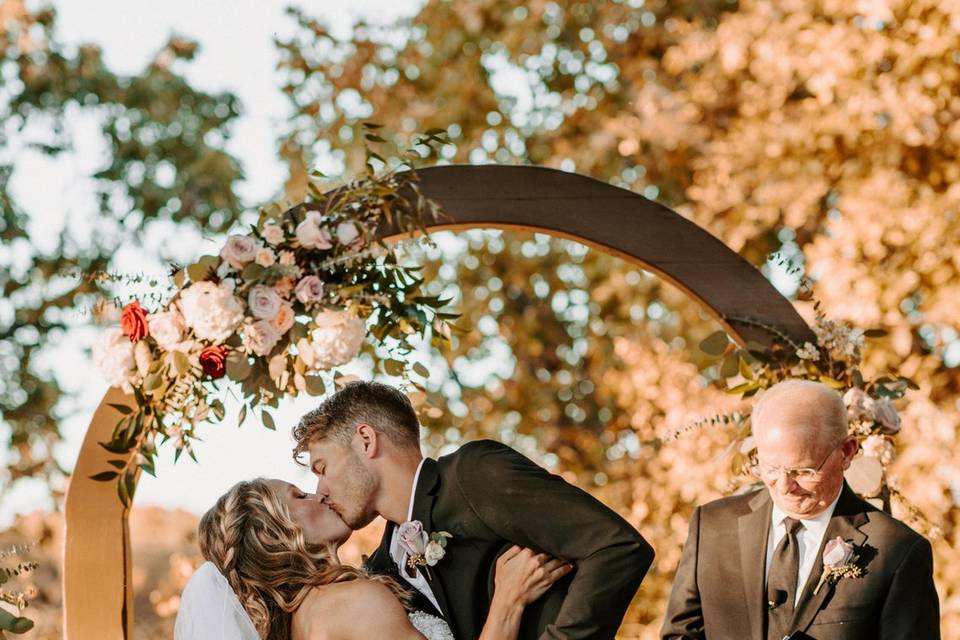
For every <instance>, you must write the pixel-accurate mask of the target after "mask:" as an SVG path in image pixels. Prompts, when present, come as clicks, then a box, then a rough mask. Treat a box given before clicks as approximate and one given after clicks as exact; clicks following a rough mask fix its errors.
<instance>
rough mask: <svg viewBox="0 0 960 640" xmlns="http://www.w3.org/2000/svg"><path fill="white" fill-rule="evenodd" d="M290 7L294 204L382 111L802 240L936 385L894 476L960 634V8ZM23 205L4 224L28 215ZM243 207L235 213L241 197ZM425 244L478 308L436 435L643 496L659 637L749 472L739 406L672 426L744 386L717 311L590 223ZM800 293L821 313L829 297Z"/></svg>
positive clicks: (831, 1)
mask: <svg viewBox="0 0 960 640" xmlns="http://www.w3.org/2000/svg"><path fill="white" fill-rule="evenodd" d="M9 4H10V3H4V4H2V5H0V6H2V7H7V6H9ZM14 4H16V3H14ZM292 19H294V20H296V21H297V23H298V25H299V27H298V29H297V32H296V34H295V35H294V36H293V37H292V38H290V39H289V40H284V41H280V42H278V48H279V51H280V73H281V75H282V78H283V81H284V87H283V90H284V92H285V93H286V94H287V95H288V96H289V98H290V101H291V105H292V107H293V109H294V112H295V115H294V117H293V118H291V119H290V121H289V123H288V129H287V130H286V131H285V132H284V133H283V138H282V139H281V141H280V143H279V152H280V154H281V156H282V157H283V158H285V159H286V160H287V162H288V163H289V165H290V169H291V174H290V180H289V181H288V183H287V185H286V195H287V198H288V199H289V200H290V201H291V202H295V201H297V200H299V199H301V198H302V197H303V194H304V190H305V189H306V184H307V178H306V176H307V172H308V170H309V169H312V168H313V167H315V166H318V165H319V166H321V167H322V168H323V170H324V172H325V173H328V174H340V173H343V172H351V171H356V170H358V169H359V168H360V166H361V163H362V161H363V157H362V145H360V144H359V139H360V136H361V122H363V121H366V120H370V119H373V120H376V121H377V122H380V123H383V124H384V125H385V128H386V130H390V131H394V132H397V133H398V135H399V137H400V138H408V137H409V136H411V135H412V134H413V133H414V132H417V131H425V130H428V129H431V128H442V129H445V130H446V131H447V133H448V134H449V136H450V138H451V141H452V144H450V145H447V146H446V147H444V149H443V157H444V159H445V161H449V162H475V163H480V162H499V163H534V164H540V165H546V166H551V167H558V168H563V169H565V170H575V171H577V172H579V173H583V174H586V175H590V176H593V177H596V178H598V179H602V180H607V181H610V182H611V183H613V184H617V185H621V186H624V187H626V188H629V189H632V190H635V191H637V192H640V193H643V194H644V195H646V196H647V197H649V198H652V199H656V200H658V201H660V202H663V203H664V204H667V205H669V206H671V207H673V208H674V209H676V210H677V211H679V212H680V213H682V214H683V215H684V216H687V217H688V218H690V219H691V220H693V221H695V222H696V223H697V224H699V225H701V226H702V227H704V228H706V229H707V230H709V231H710V232H711V233H713V234H714V235H716V236H717V237H718V238H720V239H721V240H723V241H724V242H725V243H726V244H727V245H728V246H730V247H732V248H733V249H734V250H736V251H738V252H740V253H741V254H742V255H743V256H744V257H745V258H746V259H747V260H749V261H751V262H752V263H753V264H755V265H757V267H758V268H763V269H764V270H765V271H766V272H768V273H770V274H771V275H773V274H776V273H777V269H776V268H775V266H774V264H773V263H771V262H768V261H767V256H768V255H769V254H770V253H771V252H774V251H776V252H779V254H780V255H781V256H782V257H783V258H785V259H788V260H790V261H791V262H792V263H793V264H794V265H797V266H798V267H800V268H802V269H804V271H805V272H806V273H807V274H808V275H809V276H810V277H811V278H812V280H813V283H814V285H813V294H814V296H815V297H816V298H817V299H818V300H819V301H820V303H821V306H822V308H823V310H824V311H825V312H826V313H827V314H828V315H829V316H830V317H832V318H836V319H845V320H849V321H851V322H853V323H855V324H856V325H858V326H860V327H863V328H882V329H885V330H887V332H888V335H887V337H885V338H881V339H875V340H871V341H870V342H869V346H868V348H867V350H866V354H865V363H864V369H865V370H868V371H870V372H871V373H873V374H877V373H882V372H884V371H886V370H887V369H888V368H891V367H895V368H896V369H897V370H898V371H899V372H900V373H901V374H903V375H906V376H909V377H911V378H912V379H913V380H915V381H916V382H917V384H918V385H919V387H920V389H919V390H917V391H912V392H910V393H908V394H907V396H906V398H905V399H904V400H903V401H901V402H900V403H899V404H898V409H899V410H900V412H901V414H902V416H903V430H902V432H901V434H900V436H899V452H898V457H897V459H896V461H895V462H894V464H893V466H892V473H893V476H894V477H895V482H896V484H897V486H898V487H899V488H900V490H901V491H902V492H903V493H904V494H905V495H906V496H908V497H909V498H910V499H911V500H913V501H914V502H915V503H916V504H917V505H918V506H919V507H920V508H921V509H922V510H923V511H924V512H925V513H926V515H927V516H928V517H929V518H930V519H931V520H932V521H933V522H934V523H935V524H937V525H938V526H939V527H940V529H941V530H942V532H943V536H942V537H941V538H938V539H936V540H934V541H933V544H934V550H935V557H936V581H937V585H938V590H939V593H940V600H941V610H942V614H943V633H944V637H945V638H960V553H958V517H960V508H958V505H960V462H958V458H960V455H958V450H960V447H958V443H957V437H958V436H957V434H958V429H957V426H958V418H960V369H958V366H960V335H958V331H960V322H958V320H957V318H958V317H960V221H958V219H957V215H958V212H960V184H958V179H960V160H958V158H960V153H958V151H960V5H957V4H956V3H946V2H942V1H934V0H914V1H907V0H824V1H814V0H775V1H773V2H769V1H760V0H755V1H748V0H747V1H742V2H738V3H737V2H727V1H725V0H719V1H701V2H694V1H692V0H687V1H678V0H672V1H667V0H624V1H622V2H618V1H600V0H595V1H592V2H546V1H543V0H528V1H525V2H519V1H515V2H507V1H505V0H430V1H428V2H426V3H425V4H424V5H423V7H422V9H421V10H420V11H419V12H418V13H417V14H416V15H414V16H412V17H410V18H408V19H403V20H401V21H399V22H397V23H394V24H386V25H382V24H377V25H369V24H358V25H356V26H355V27H354V29H353V31H352V33H350V34H349V36H348V37H345V38H344V37H337V36H335V35H334V34H333V33H331V32H330V31H329V30H328V29H327V27H326V26H325V25H324V24H323V23H322V22H321V21H318V20H316V19H314V18H312V17H311V16H310V15H308V14H306V13H302V12H292ZM8 20H9V18H8ZM12 46H14V45H13V44H8V51H9V47H12ZM19 55H20V58H16V57H15V56H13V57H11V54H10V53H8V54H7V56H8V57H7V58H5V59H2V60H0V62H2V63H3V64H5V65H6V64H8V63H9V61H11V60H21V62H20V65H21V67H20V68H23V65H24V64H26V63H24V62H22V60H23V59H25V58H30V56H31V55H32V54H30V53H29V52H27V53H24V52H21V53H20V54H19ZM91 55H92V54H91ZM68 69H72V70H73V71H71V73H79V72H80V71H81V70H82V66H80V62H79V60H78V61H76V64H75V66H73V67H69V66H68ZM162 71H163V70H161V69H154V67H151V68H150V69H148V70H147V72H146V74H145V77H150V74H157V73H161V72H162ZM68 75H69V74H68ZM58 77H59V76H58ZM59 81H61V80H58V82H59ZM25 86H27V85H25ZM29 86H32V85H29ZM185 90H186V89H185ZM29 95H34V94H29ZM36 95H40V94H36ZM44 95H47V94H44ZM50 95H54V96H55V95H62V94H57V93H56V92H53V93H51V94H50ZM111 95H116V96H120V97H118V98H114V99H115V100H117V102H118V104H124V105H125V104H126V103H124V102H123V100H121V98H123V96H124V95H125V94H123V93H122V92H121V93H119V94H111ZM164 99H165V98H164V97H163V96H157V97H156V98H155V100H160V101H162V100H164ZM209 99H214V98H209ZM217 99H219V98H217ZM46 100H48V101H51V102H50V104H52V105H53V107H49V108H59V107H57V106H56V105H58V104H60V103H59V102H57V100H56V99H54V98H47V99H46ZM124 108H129V107H126V106H124ZM187 111H188V112H189V109H188V110H187ZM178 113H179V112H178ZM230 113H232V111H231V112H230ZM4 117H5V118H6V117H9V116H6V115H5V116H4ZM145 117H148V118H153V117H159V116H157V115H154V114H153V113H152V112H151V113H150V114H148V115H147V116H145ZM213 125H214V126H220V125H219V124H217V123H213ZM176 148H179V147H176ZM211 152H213V150H211ZM114 153H115V154H116V153H119V150H114ZM156 153H162V151H161V150H160V149H159V148H156ZM389 160H390V159H389V158H388V161H389ZM170 162H171V163H173V164H174V165H175V166H176V167H178V169H182V170H184V171H188V169H189V166H192V165H190V164H189V163H187V165H183V164H180V163H181V160H178V159H176V158H175V157H172V158H171V159H170ZM0 175H2V174H0ZM223 175H227V174H223ZM117 176H118V177H117V178H116V180H117V181H118V183H123V182H124V180H123V178H122V177H121V176H123V174H122V173H118V174H117ZM218 184H220V183H218ZM223 184H229V182H226V183H223ZM5 195H6V194H5V193H4V196H5ZM4 202H7V201H4ZM231 202H232V201H231ZM4 206H5V207H6V206H7V205H6V204H4ZM225 206H226V205H225ZM230 206H233V205H232V204H231V205H229V206H226V208H225V209H224V210H232V209H230ZM3 211H4V224H6V225H7V226H6V227H4V228H2V229H0V232H2V233H3V234H4V242H5V243H6V242H8V239H7V236H8V235H9V234H11V233H12V232H11V231H10V229H16V228H17V226H16V225H17V224H18V218H17V217H16V216H17V214H16V213H15V212H14V213H8V211H13V210H11V209H9V208H5V209H4V210H3ZM111 211H112V210H110V209H109V208H108V209H105V210H104V212H103V213H102V215H103V216H104V217H109V216H112V215H118V216H119V214H116V213H115V212H114V213H111ZM144 211H146V210H144ZM144 215H146V214H144ZM584 215H589V211H585V212H584ZM186 217H189V218H191V219H196V220H197V222H198V223H199V224H201V225H209V224H211V223H210V219H208V218H205V217H203V216H200V215H196V216H194V215H193V214H190V215H189V216H186ZM144 219H145V218H144ZM218 220H220V221H221V222H222V225H221V226H219V227H216V228H215V229H212V230H218V229H221V228H226V227H227V226H229V223H230V221H231V220H233V218H232V217H230V215H226V214H224V215H223V216H221V217H220V218H218ZM11 225H12V226H11ZM142 226H143V223H142V222H141V223H139V224H134V225H132V226H131V229H130V230H129V232H130V234H131V235H132V236H136V234H137V233H139V232H140V231H139V230H140V229H141V228H142ZM126 240H127V237H122V238H118V239H117V242H120V241H126ZM101 255H102V256H106V257H108V256H109V254H108V253H102V254H101ZM423 257H424V258H427V260H426V264H427V271H428V273H429V275H430V277H431V278H433V279H434V280H435V281H436V282H435V286H436V289H437V290H438V291H441V290H443V291H447V292H449V293H452V294H454V295H455V296H456V301H455V305H454V306H457V307H459V309H460V310H461V311H462V313H463V315H464V317H463V319H462V321H461V324H462V325H463V327H464V328H466V329H467V331H466V332H465V333H463V334H460V335H458V336H457V338H456V340H455V346H454V349H453V350H452V351H451V352H450V353H449V354H445V355H443V356H440V355H436V356H435V357H434V359H433V360H434V361H433V363H432V366H431V367H430V369H431V372H432V375H431V378H430V379H429V382H428V384H427V388H428V393H427V394H425V395H424V396H423V397H418V398H417V400H418V402H421V403H422V404H423V407H424V411H423V414H424V416H425V420H426V423H427V425H428V426H429V427H430V429H431V435H430V436H429V437H428V439H427V446H428V449H429V450H430V452H431V453H438V452H443V451H444V450H447V449H449V448H451V447H452V446H455V444H456V443H458V442H462V441H464V440H467V439H472V438H478V437H495V438H498V439H501V440H503V441H505V442H508V443H510V444H512V445H514V446H516V447H517V448H519V449H521V450H523V451H525V452H528V453H530V454H531V455H533V456H534V457H536V458H537V459H538V460H540V461H542V462H544V463H545V464H547V465H550V466H552V467H553V468H555V469H556V470H557V471H558V472H561V473H563V474H564V475H565V476H566V477H568V478H569V479H571V480H573V481H575V482H577V483H578V484H580V485H581V486H584V487H585V488H587V489H589V490H590V491H592V492H594V493H596V494H597V495H598V496H600V497H601V499H603V500H604V501H605V502H606V503H607V504H609V505H611V506H612V507H614V508H615V509H617V510H618V511H620V512H621V513H623V514H624V515H625V516H626V517H628V518H629V519H630V521H631V522H632V523H633V524H635V525H636V526H637V527H638V529H639V530H640V531H641V532H642V533H643V534H644V536H645V537H647V538H648V539H649V540H651V541H652V542H653V544H654V545H655V547H656V549H657V552H658V555H657V559H656V563H655V565H654V567H653V569H652V571H651V574H650V575H649V577H648V578H647V580H646V581H645V582H644V584H643V587H642V588H641V591H640V593H639V594H638V596H637V598H636V600H635V602H634V605H633V607H632V608H631V610H630V612H629V613H628V616H627V620H626V622H625V624H624V627H623V629H622V635H623V637H624V638H654V637H656V636H657V632H658V629H659V624H660V620H661V618H662V614H663V609H664V606H665V599H666V595H667V593H668V590H669V586H670V581H671V579H672V576H673V572H674V570H675V568H676V565H677V562H678V560H679V553H680V548H681V545H682V543H683V541H684V538H685V535H686V524H687V519H688V517H689V515H690V513H691V511H692V509H693V506H694V505H695V504H698V503H701V502H704V501H707V500H710V499H713V498H716V497H719V496H721V495H723V494H725V493H728V492H729V491H731V490H734V489H735V488H736V487H737V486H739V484H740V481H739V479H737V478H733V477H731V476H730V474H729V471H728V465H727V462H726V458H725V447H726V445H727V444H728V443H729V441H730V435H731V434H730V433H729V432H727V431H725V430H724V428H716V427H710V428H702V429H695V430H690V431H685V432H684V433H681V434H680V435H679V436H677V437H673V434H674V433H675V432H676V431H678V430H682V429H683V427H684V426H686V425H689V424H690V423H691V422H693V421H695V420H696V419H698V418H702V417H704V416H709V415H713V414H716V413H721V412H723V411H727V410H730V409H733V408H735V407H736V402H737V400H736V399H735V398H734V397H732V396H728V395H726V394H725V393H724V392H723V390H722V389H719V388H717V385H716V384H715V380H716V378H717V372H716V371H715V370H714V369H712V368H711V367H712V366H713V362H712V360H711V359H709V358H707V356H706V355H705V354H703V353H700V352H699V351H698V349H697V345H698V343H699V341H700V340H701V339H702V338H704V337H705V336H707V335H709V334H710V333H711V332H713V331H714V330H716V329H717V325H716V324H715V323H714V322H713V321H712V320H710V319H709V318H708V317H706V316H705V315H704V314H703V313H702V312H701V311H700V309H699V308H698V307H697V306H696V305H695V303H693V302H692V301H691V300H689V299H688V298H687V297H686V296H685V295H684V294H683V293H682V292H680V291H678V290H677V289H675V288H673V287H671V286H669V285H667V284H665V283H663V282H661V281H659V280H658V279H656V278H655V277H653V276H651V275H650V274H648V273H645V272H643V271H642V270H639V269H636V268H634V267H632V266H630V265H627V264H625V263H624V262H622V261H619V260H617V259H615V258H612V257H609V256H606V255H604V254H601V253H599V252H595V251H589V250H586V249H585V248H584V247H582V246H579V245H576V244H574V243H571V242H569V241H563V240H558V239H553V238H549V237H546V236H540V235H534V234H524V233H520V232H490V231H472V232H467V233H462V234H459V235H457V236H450V237H449V238H447V239H446V240H445V241H444V242H442V243H441V248H438V249H434V250H429V251H427V252H426V253H425V254H424V255H423ZM103 259H105V258H103ZM85 264H86V263H85ZM91 264H93V263H91ZM3 277H5V276H2V277H0V279H2V278H3ZM785 280H789V279H788V278H784V277H782V276H781V281H785ZM13 281H14V280H11V279H9V278H8V279H7V280H5V281H4V286H5V287H11V286H13V285H10V284H8V283H9V282H13ZM784 289H785V291H786V292H787V294H788V295H792V287H791V286H790V284H789V282H787V284H785V285H784ZM7 295H8V296H9V295H11V294H10V293H8V294H7ZM67 304H69V301H67ZM795 304H796V306H797V308H798V309H799V310H800V312H801V313H802V314H803V315H804V316H805V317H806V318H808V320H810V321H812V320H813V308H812V303H811V302H809V301H805V300H796V301H795ZM24 313H26V312H24ZM17 317H18V320H17V321H15V322H14V323H13V324H12V326H13V327H14V328H10V327H8V324H7V322H8V321H7V320H6V319H4V318H5V317H3V316H0V329H2V330H3V331H5V332H6V334H5V335H6V336H8V337H2V336H0V338H2V339H3V340H4V342H3V343H2V344H3V345H4V348H5V349H7V348H12V347H8V345H9V344H11V343H12V342H13V340H12V338H11V337H10V336H13V331H14V329H15V328H16V327H17V323H18V322H20V323H24V322H26V323H27V324H29V322H27V321H28V320H30V318H27V317H26V316H24V320H20V319H19V318H20V316H17ZM31 318H32V316H31ZM20 348H24V347H20ZM7 360H8V359H4V360H0V362H7ZM3 366H5V365H3ZM18 366H19V365H18ZM25 366H26V365H24V367H25ZM8 378H9V375H4V376H3V379H4V380H6V379H8ZM41 383H42V384H43V385H48V386H49V385H51V383H50V382H49V381H48V380H46V379H43V380H41V381H39V382H37V384H41ZM4 384H6V383H4ZM54 387H55V385H54ZM55 391H56V390H55V389H53V390H51V391H50V392H51V393H54V392H55ZM3 393H4V394H5V395H4V402H6V404H4V405H3V410H4V420H5V421H7V422H8V423H10V424H12V425H14V426H16V425H20V424H21V423H20V422H17V420H19V418H16V416H17V415H19V414H17V413H16V411H21V412H22V411H26V409H25V408H24V406H31V405H29V404H27V405H24V404H23V402H21V403H20V404H16V402H14V401H11V400H8V399H7V398H8V397H11V396H10V393H11V392H10V391H9V390H6V387H5V391H4V392H3ZM16 398H22V396H16V397H15V400H16ZM11 402H13V404H11ZM11 412H13V413H11ZM11 416H14V417H11ZM16 428H20V427H16ZM24 428H25V429H26V428H27V427H24ZM31 433H32V432H31ZM895 514H896V511H895ZM897 515H903V514H897ZM185 548H186V547H185ZM139 605H140V602H139V601H138V606H139ZM140 610H142V607H141V608H140V609H138V611H140ZM138 615H140V614H139V613H138Z"/></svg>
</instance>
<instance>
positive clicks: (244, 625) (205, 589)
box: [173, 562, 260, 640]
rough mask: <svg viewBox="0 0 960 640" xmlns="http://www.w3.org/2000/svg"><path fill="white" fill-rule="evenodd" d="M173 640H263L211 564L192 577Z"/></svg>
mask: <svg viewBox="0 0 960 640" xmlns="http://www.w3.org/2000/svg"><path fill="white" fill-rule="evenodd" d="M173 637H174V640H221V639H222V638H231V639H233V638H236V640H260V634H258V633H257V630H256V628H255V627H254V626H253V623H252V622H251V621H250V618H249V617H248V616H247V612H246V611H244V610H243V607H242V606H241V605H240V601H239V600H237V596H236V594H234V593H233V589H231V588H230V584H229V583H228V582H227V579H226V578H224V577H223V575H222V574H221V573H220V571H219V570H218V569H217V567H216V566H215V565H214V564H213V563H212V562H204V563H203V564H202V565H200V568H199V569H197V571H196V573H194V574H193V575H192V576H190V580H189V581H188V582H187V586H186V587H185V588H184V590H183V595H181V597H180V609H179V611H177V622H176V624H175V625H174V629H173Z"/></svg>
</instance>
